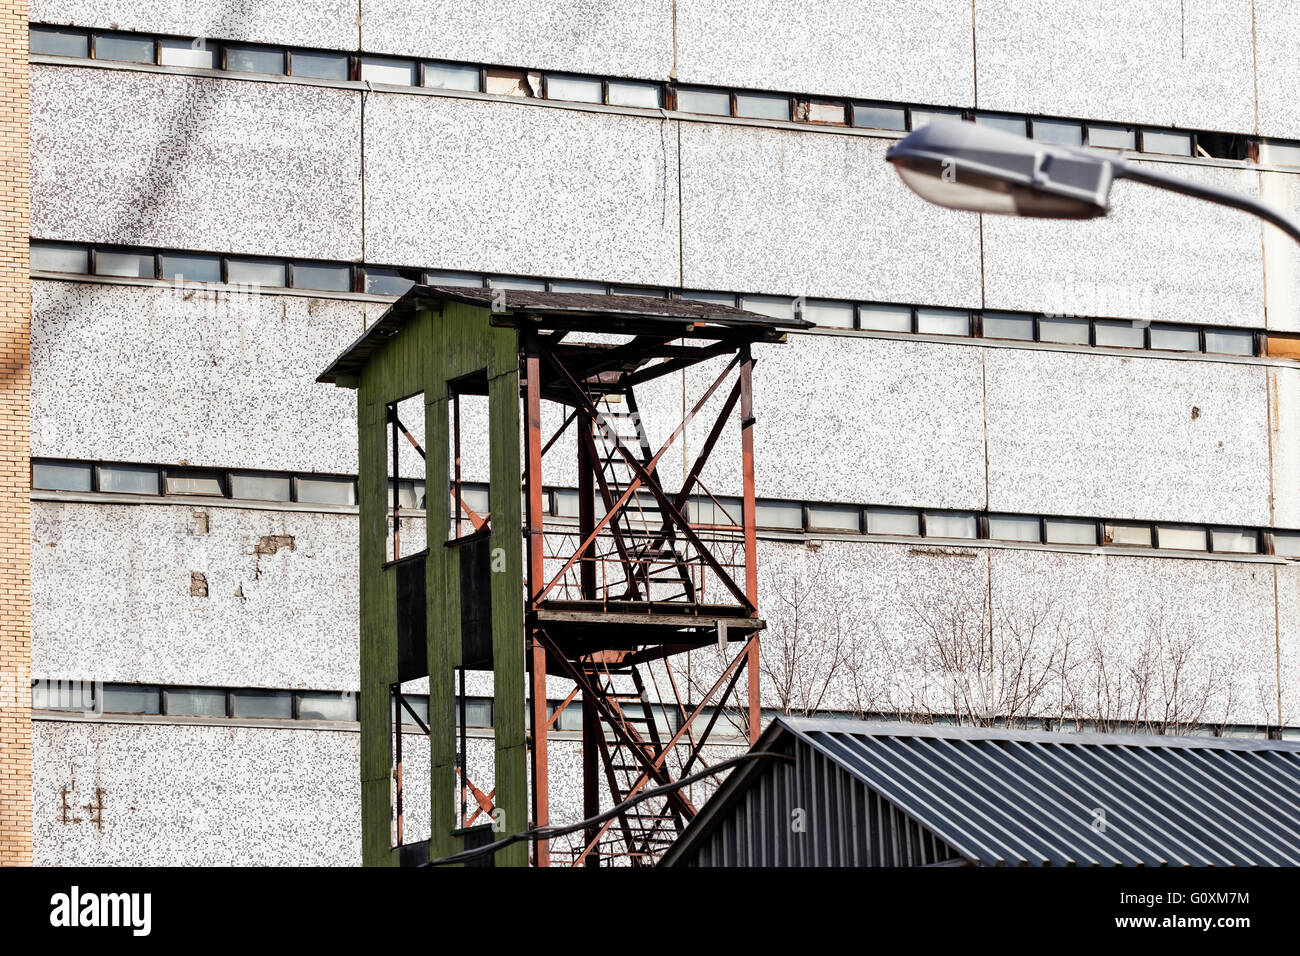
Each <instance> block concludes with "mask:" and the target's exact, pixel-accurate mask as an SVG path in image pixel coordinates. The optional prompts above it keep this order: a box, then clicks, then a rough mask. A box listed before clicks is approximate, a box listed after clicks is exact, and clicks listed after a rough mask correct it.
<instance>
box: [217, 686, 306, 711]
mask: <svg viewBox="0 0 1300 956" xmlns="http://www.w3.org/2000/svg"><path fill="white" fill-rule="evenodd" d="M232 697H233V698H234V716H236V717H292V716H293V694H292V693H290V692H289V691H287V690H251V689H250V690H237V691H235V692H234V694H233V695H232Z"/></svg>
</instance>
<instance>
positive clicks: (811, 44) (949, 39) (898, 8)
mask: <svg viewBox="0 0 1300 956" xmlns="http://www.w3.org/2000/svg"><path fill="white" fill-rule="evenodd" d="M973 67H974V57H973V56H972V51H971V7H970V4H969V3H968V2H967V0H919V2H918V0H833V2H829V3H819V4H816V5H814V6H808V5H805V4H800V3H791V2H789V0H759V2H756V3H750V4H746V5H743V6H737V5H731V4H719V3H710V2H708V0H683V2H679V3H678V4H677V74H678V78H679V79H680V80H681V81H682V82H683V83H710V84H719V85H730V86H741V87H749V88H753V89H760V90H778V91H781V92H794V93H822V94H826V95H839V96H861V97H866V98H868V99H883V100H904V101H907V100H911V101H913V102H917V103H927V104H931V105H948V106H970V105H971V104H972V103H973V102H974V79H973Z"/></svg>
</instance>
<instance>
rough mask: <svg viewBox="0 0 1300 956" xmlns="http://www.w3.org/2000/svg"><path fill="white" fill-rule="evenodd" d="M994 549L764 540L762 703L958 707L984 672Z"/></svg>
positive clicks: (876, 710)
mask: <svg viewBox="0 0 1300 956" xmlns="http://www.w3.org/2000/svg"><path fill="white" fill-rule="evenodd" d="M988 560H989V559H988V551H987V550H984V549H976V548H939V547H931V546H927V547H921V546H919V545H918V546H909V545H899V544H874V543H866V542H862V541H854V542H841V541H823V542H815V543H813V544H811V545H805V544H803V543H794V542H780V543H778V542H768V541H762V542H760V543H759V587H760V590H759V612H760V614H761V616H762V617H763V618H764V619H765V620H766V621H767V622H768V627H767V630H766V631H764V632H763V636H762V639H761V640H762V652H761V653H762V654H763V655H765V657H766V660H767V661H768V664H767V665H766V666H764V668H763V674H764V677H763V704H764V706H767V707H778V708H782V709H784V708H786V707H789V708H790V709H791V710H792V711H793V712H795V713H800V712H802V711H805V710H808V709H815V708H821V709H825V710H841V711H849V712H855V713H858V714H894V715H899V716H921V715H926V714H933V713H951V712H952V710H953V708H954V707H957V706H960V705H959V704H957V703H956V702H955V699H954V695H959V696H960V695H962V694H966V693H970V694H973V695H976V696H977V692H976V689H975V688H974V687H973V686H972V682H978V681H979V680H980V679H981V676H980V675H982V674H983V673H985V672H986V667H985V664H986V662H987V661H986V658H987V655H986V653H985V649H986V648H987V646H988V642H987V633H988V616H987V610H986V605H987V600H988ZM972 699H973V698H972Z"/></svg>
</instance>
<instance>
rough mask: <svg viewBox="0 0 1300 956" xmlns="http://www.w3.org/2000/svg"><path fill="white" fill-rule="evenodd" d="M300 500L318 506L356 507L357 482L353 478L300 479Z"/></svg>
mask: <svg viewBox="0 0 1300 956" xmlns="http://www.w3.org/2000/svg"><path fill="white" fill-rule="evenodd" d="M298 500H299V501H303V502H310V503H312V504H318V505H355V504H356V503H357V494H356V482H355V481H353V480H352V479H351V478H303V477H300V478H299V479H298Z"/></svg>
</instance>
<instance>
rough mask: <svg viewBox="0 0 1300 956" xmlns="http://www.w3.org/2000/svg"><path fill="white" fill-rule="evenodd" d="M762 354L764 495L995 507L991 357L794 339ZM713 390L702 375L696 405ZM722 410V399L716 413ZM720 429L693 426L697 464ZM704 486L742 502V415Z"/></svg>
mask: <svg viewBox="0 0 1300 956" xmlns="http://www.w3.org/2000/svg"><path fill="white" fill-rule="evenodd" d="M755 355H756V357H757V359H758V361H757V364H756V365H755V368H754V411H755V416H756V419H757V422H756V424H755V427H754V468H755V473H756V478H755V485H756V491H757V494H758V495H759V496H760V497H771V498H793V499H796V500H798V499H805V500H812V501H844V502H853V503H867V502H870V503H873V504H895V505H928V506H930V507H934V508H982V507H984V438H983V435H984V426H983V419H982V412H981V403H982V401H983V392H982V387H983V386H982V383H981V370H980V350H979V349H973V348H965V347H961V346H953V345H941V344H938V343H925V342H895V341H889V340H884V339H864V338H839V337H831V336H821V335H792V336H790V338H789V341H788V342H787V343H786V344H784V345H770V346H758V347H757V349H756V352H755ZM711 381H712V378H711V377H710V376H708V375H707V374H705V373H703V372H700V371H695V370H692V373H691V374H690V375H688V383H689V385H688V389H689V394H690V398H691V400H692V401H694V400H695V398H696V397H697V396H698V395H700V394H702V393H703V391H704V390H705V388H707V387H708V385H709V384H710V382H711ZM725 391H726V389H719V392H720V393H725ZM678 402H679V404H680V399H679V400H678ZM720 404H721V398H720V397H719V399H718V400H717V401H715V402H714V403H712V405H713V406H717V405H720ZM678 417H680V414H679V416H678ZM713 421H714V416H713V415H712V414H707V413H702V414H701V415H700V417H699V418H697V419H696V421H694V422H693V423H692V426H691V430H690V432H689V433H688V441H687V446H688V448H689V449H691V457H690V460H691V461H693V460H694V455H695V453H696V452H698V450H699V448H700V447H701V446H702V445H703V443H704V439H705V437H706V436H707V434H708V430H709V428H711V427H712V424H713ZM704 480H705V484H706V485H707V487H708V488H709V489H710V490H711V491H712V492H713V493H714V494H728V495H735V494H739V493H740V490H741V487H742V485H741V445H740V420H739V412H736V413H734V414H733V416H732V422H731V423H730V424H729V425H728V427H727V431H726V432H725V433H724V437H723V438H722V439H721V440H720V441H719V442H718V445H717V447H716V449H715V450H714V452H713V455H712V456H711V458H710V460H709V465H708V467H706V469H705V471H704Z"/></svg>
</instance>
